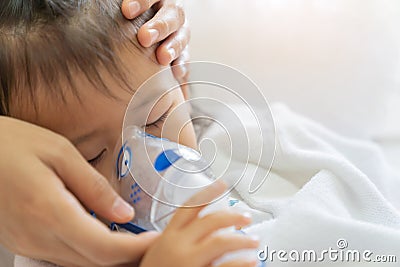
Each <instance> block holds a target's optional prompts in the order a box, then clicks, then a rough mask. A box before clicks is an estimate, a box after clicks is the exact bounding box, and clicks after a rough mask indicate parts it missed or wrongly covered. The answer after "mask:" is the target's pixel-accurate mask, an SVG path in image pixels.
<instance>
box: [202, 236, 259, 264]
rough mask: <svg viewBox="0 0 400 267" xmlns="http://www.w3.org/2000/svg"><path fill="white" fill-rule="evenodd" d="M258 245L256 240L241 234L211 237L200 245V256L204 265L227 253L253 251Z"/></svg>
mask: <svg viewBox="0 0 400 267" xmlns="http://www.w3.org/2000/svg"><path fill="white" fill-rule="evenodd" d="M258 245H259V241H258V239H257V238H254V237H251V236H246V235H241V234H217V235H212V236H210V237H208V238H207V239H205V240H204V241H202V242H201V243H200V249H199V251H200V255H202V256H201V257H202V260H204V264H205V265H206V264H207V263H209V262H213V261H215V260H216V259H218V258H220V257H221V256H222V255H224V254H225V253H228V252H232V251H235V250H241V249H255V248H257V247H258Z"/></svg>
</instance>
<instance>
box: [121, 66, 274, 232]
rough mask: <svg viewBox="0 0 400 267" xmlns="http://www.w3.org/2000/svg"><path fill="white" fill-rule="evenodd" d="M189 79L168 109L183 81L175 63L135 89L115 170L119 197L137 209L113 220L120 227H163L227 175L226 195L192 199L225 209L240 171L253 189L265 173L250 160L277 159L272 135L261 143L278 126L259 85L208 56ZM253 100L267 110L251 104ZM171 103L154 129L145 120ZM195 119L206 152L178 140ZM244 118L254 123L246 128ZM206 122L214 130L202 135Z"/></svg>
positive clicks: (203, 149) (200, 147) (193, 70)
mask: <svg viewBox="0 0 400 267" xmlns="http://www.w3.org/2000/svg"><path fill="white" fill-rule="evenodd" d="M205 81H208V82H205ZM190 83H191V87H192V97H191V99H190V100H187V101H182V103H178V104H177V103H175V105H172V104H171V103H170V104H167V108H166V107H165V105H164V106H163V103H164V104H165V103H169V102H168V101H170V100H171V99H173V98H169V97H170V96H171V95H173V94H174V93H175V92H177V91H178V90H181V87H180V86H179V85H177V82H176V80H175V79H174V78H173V76H172V72H171V71H170V70H164V71H161V72H160V73H158V74H157V75H155V76H153V77H151V78H150V79H149V80H147V81H146V82H145V83H144V84H143V85H142V86H141V87H140V88H139V89H138V90H137V91H136V92H135V95H134V96H133V98H132V100H131V102H130V103H129V105H128V107H127V110H126V114H125V117H124V121H123V129H122V138H121V143H120V145H118V147H117V149H116V153H115V171H114V174H113V177H114V180H116V181H117V183H118V188H119V193H120V194H121V196H122V197H123V198H124V199H125V200H126V201H127V202H128V203H130V204H131V205H132V206H133V208H134V210H135V216H134V219H133V220H132V221H131V222H130V223H128V224H114V227H115V228H116V229H117V230H122V228H123V229H127V230H128V231H130V232H134V233H140V232H142V231H145V230H158V231H162V230H163V229H165V227H166V225H167V224H168V222H169V221H170V220H171V218H172V216H173V215H174V213H175V212H176V210H177V208H179V207H184V206H185V205H186V204H185V203H186V201H187V200H188V199H189V198H191V197H192V196H193V195H195V194H196V193H197V192H199V191H202V190H207V188H208V186H210V185H212V184H213V183H214V182H215V181H217V180H218V181H221V180H222V181H223V182H224V183H225V184H226V185H227V188H226V190H225V192H224V194H221V195H220V196H219V197H217V198H214V199H213V200H211V201H209V202H208V203H200V202H199V203H192V205H194V206H198V205H204V204H208V206H207V208H206V209H208V210H209V211H215V210H219V209H223V208H224V207H226V206H228V204H227V197H226V195H227V194H228V193H229V191H230V190H231V189H232V188H233V187H234V186H235V185H237V184H238V183H239V181H240V180H241V179H242V178H243V177H244V178H245V179H248V178H249V177H251V179H248V181H249V185H248V190H249V192H250V193H251V192H252V190H253V191H254V188H255V189H257V186H259V185H260V184H261V183H262V182H263V181H264V179H265V176H266V174H265V173H264V172H262V173H258V172H257V168H253V167H251V168H248V167H247V165H248V164H247V163H248V162H250V161H252V162H253V163H254V164H253V165H257V164H258V163H259V162H260V161H263V162H264V163H268V162H270V163H272V159H273V153H271V154H268V153H262V151H263V150H265V149H263V146H264V145H267V146H269V147H270V148H271V149H268V150H265V151H271V152H272V151H273V152H274V149H273V148H274V145H275V143H274V142H275V139H274V138H271V140H272V142H271V143H265V142H259V141H260V140H261V141H263V135H264V134H266V133H268V134H271V133H272V135H273V134H274V126H273V120H272V115H271V113H270V110H269V107H268V106H266V107H264V106H263V103H264V102H263V101H262V100H265V98H264V97H263V96H262V94H259V91H258V88H255V87H254V84H253V83H252V82H251V81H250V80H249V79H248V78H247V77H245V76H244V75H242V74H240V73H238V72H237V71H236V70H233V69H231V68H227V67H226V66H223V65H220V64H214V63H203V62H200V63H192V64H191V81H190ZM216 85H217V86H216ZM241 90H243V92H240V91H241ZM252 91H254V94H256V95H253V96H252V97H251V98H249V99H246V98H245V97H243V96H246V95H249V94H250V96H251V92H252ZM210 95H212V97H210ZM178 98H179V97H178ZM243 104H245V105H243ZM252 104H254V105H259V106H260V107H261V108H263V109H261V111H260V112H259V111H258V110H253V109H252V106H251V105H252ZM160 106H161V107H163V108H160ZM195 107H200V109H199V110H200V111H201V112H200V113H198V112H197V114H196V116H193V114H194V113H193V112H192V117H190V116H189V113H190V110H191V109H193V108H195ZM167 109H169V110H170V112H169V115H168V118H167V119H166V120H165V121H164V122H163V124H162V125H160V126H158V127H160V129H159V130H160V131H159V134H157V136H153V135H151V134H149V133H148V132H147V128H146V127H144V126H145V125H146V124H147V123H148V121H154V118H153V119H152V118H151V117H152V114H153V113H157V112H154V111H157V110H163V111H164V110H167ZM185 114H186V115H185ZM161 115H162V113H158V115H157V116H153V117H160V116H161ZM149 118H150V119H149ZM253 122H254V123H253ZM192 123H194V124H199V125H200V127H195V129H197V131H195V134H196V136H197V138H198V139H201V141H199V143H198V149H199V151H201V152H199V151H197V150H195V149H192V148H189V147H187V146H184V145H181V144H179V143H181V142H179V141H180V140H181V133H182V132H184V130H183V129H187V128H188V127H189V128H190V127H192V126H191V124H192ZM246 123H251V124H252V125H253V124H254V125H256V126H257V127H253V128H251V129H250V130H251V132H249V131H248V129H247V128H246V127H245V125H244V124H246ZM204 126H207V128H208V131H207V132H208V133H209V136H210V137H207V135H204V136H203V134H204V133H203V131H205V127H204ZM201 136H202V138H199V137H201ZM250 137H251V138H250ZM250 149H251V153H250ZM243 162H244V163H245V164H243ZM253 177H254V179H253ZM242 186H243V185H242ZM246 186H247V185H246ZM246 189H247V188H246Z"/></svg>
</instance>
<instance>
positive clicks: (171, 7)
mask: <svg viewBox="0 0 400 267" xmlns="http://www.w3.org/2000/svg"><path fill="white" fill-rule="evenodd" d="M153 5H155V6H156V8H157V9H158V11H157V13H156V15H155V16H154V17H153V18H152V19H151V20H149V21H148V22H147V23H146V24H144V25H143V26H142V27H141V28H140V29H139V32H138V39H139V42H140V43H141V44H142V45H143V46H144V47H149V46H151V45H153V44H155V43H157V42H160V41H162V42H161V44H160V46H159V47H158V48H157V52H156V54H157V60H158V62H159V63H160V64H162V65H168V64H172V65H173V66H176V67H174V68H173V72H174V75H175V78H176V79H177V80H178V81H179V82H181V83H182V82H186V81H187V76H188V69H187V67H186V66H185V63H187V62H188V61H189V48H188V43H189V40H190V30H189V27H188V24H187V21H186V19H185V12H184V10H183V6H182V4H181V3H178V2H177V1H176V0H124V1H123V2H122V13H123V14H124V16H125V17H126V18H127V19H133V18H135V17H137V16H138V15H140V14H141V13H143V12H145V11H146V10H147V9H149V8H150V7H152V6H153Z"/></svg>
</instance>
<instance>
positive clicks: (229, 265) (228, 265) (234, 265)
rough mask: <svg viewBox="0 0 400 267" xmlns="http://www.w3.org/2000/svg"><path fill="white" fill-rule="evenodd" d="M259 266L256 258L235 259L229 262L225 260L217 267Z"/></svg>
mask: <svg viewBox="0 0 400 267" xmlns="http://www.w3.org/2000/svg"><path fill="white" fill-rule="evenodd" d="M255 266H257V261H256V260H238V259H236V260H233V261H229V262H224V263H222V264H220V265H217V266H215V267H255Z"/></svg>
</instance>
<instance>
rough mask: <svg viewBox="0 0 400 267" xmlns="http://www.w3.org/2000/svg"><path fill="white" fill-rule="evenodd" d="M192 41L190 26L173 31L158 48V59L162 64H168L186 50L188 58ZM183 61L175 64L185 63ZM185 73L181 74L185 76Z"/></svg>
mask: <svg viewBox="0 0 400 267" xmlns="http://www.w3.org/2000/svg"><path fill="white" fill-rule="evenodd" d="M189 41H190V28H189V27H187V26H186V25H184V26H182V28H180V29H179V30H178V31H176V32H174V33H172V34H171V35H170V36H169V37H168V38H167V39H166V40H165V41H164V42H162V44H161V45H160V47H158V48H157V52H156V54H157V60H158V62H159V63H160V64H161V65H165V66H166V65H168V64H170V63H171V62H172V61H174V60H175V59H177V58H178V57H179V56H182V54H183V52H184V51H186V53H187V54H186V55H184V56H185V57H186V58H188V57H189V56H188V55H189V54H188V50H185V49H186V48H187V45H188V43H189ZM182 59H183V58H181V61H180V62H179V61H178V62H176V63H175V64H179V63H184V62H182ZM183 76H184V74H181V77H183Z"/></svg>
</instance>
